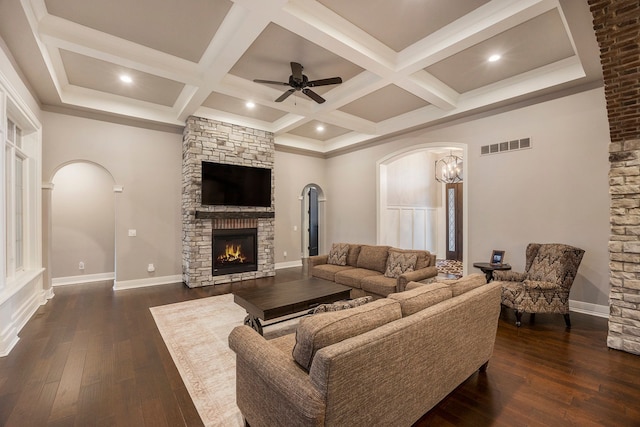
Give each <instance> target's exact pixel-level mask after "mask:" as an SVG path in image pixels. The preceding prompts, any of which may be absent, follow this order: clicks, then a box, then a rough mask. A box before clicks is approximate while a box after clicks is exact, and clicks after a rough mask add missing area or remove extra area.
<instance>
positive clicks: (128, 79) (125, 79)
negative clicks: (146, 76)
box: [120, 74, 133, 83]
mask: <svg viewBox="0 0 640 427" xmlns="http://www.w3.org/2000/svg"><path fill="white" fill-rule="evenodd" d="M120 81H121V82H124V83H132V82H133V79H132V78H131V76H129V75H127V74H121V75H120Z"/></svg>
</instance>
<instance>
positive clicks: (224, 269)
mask: <svg viewBox="0 0 640 427" xmlns="http://www.w3.org/2000/svg"><path fill="white" fill-rule="evenodd" d="M212 240H213V242H212V249H213V252H212V257H213V275H214V276H221V275H223V274H233V273H244V272H246V271H257V270H258V229H257V228H239V229H225V230H213V239H212Z"/></svg>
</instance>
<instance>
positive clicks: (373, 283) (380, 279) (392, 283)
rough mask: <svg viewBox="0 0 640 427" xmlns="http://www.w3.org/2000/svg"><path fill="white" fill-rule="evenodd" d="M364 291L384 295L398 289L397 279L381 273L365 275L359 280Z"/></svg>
mask: <svg viewBox="0 0 640 427" xmlns="http://www.w3.org/2000/svg"><path fill="white" fill-rule="evenodd" d="M360 286H361V287H362V289H363V290H364V291H366V292H367V293H371V294H376V295H381V296H383V297H386V296H387V295H389V294H392V293H394V292H397V291H398V279H394V278H392V277H385V276H383V275H378V276H369V277H365V278H363V279H362V280H361V281H360Z"/></svg>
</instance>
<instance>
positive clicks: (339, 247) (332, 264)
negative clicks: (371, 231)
mask: <svg viewBox="0 0 640 427" xmlns="http://www.w3.org/2000/svg"><path fill="white" fill-rule="evenodd" d="M435 265H436V256H435V255H434V254H431V253H430V252H429V251H422V250H404V249H397V248H393V247H391V246H381V245H360V244H353V243H334V244H333V245H332V246H331V250H330V251H329V253H328V254H327V255H318V256H312V257H309V272H310V274H311V275H312V276H314V277H320V278H322V279H325V280H331V281H333V282H336V283H339V284H341V285H346V286H350V287H352V288H353V290H352V291H351V297H352V298H357V297H361V296H365V295H372V296H374V297H377V298H379V297H386V296H387V295H389V294H391V293H394V292H402V291H403V290H404V289H405V287H406V285H407V283H409V282H412V281H415V282H419V281H421V280H424V279H428V278H431V277H435V276H436V275H437V274H438V270H437V269H436V267H435Z"/></svg>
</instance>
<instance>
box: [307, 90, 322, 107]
mask: <svg viewBox="0 0 640 427" xmlns="http://www.w3.org/2000/svg"><path fill="white" fill-rule="evenodd" d="M302 93H304V94H305V95H307V96H308V97H309V98H311V99H313V100H314V101H316V102H317V103H318V104H322V103H323V102H324V101H325V99H324V98H323V97H321V96H320V95H318V94H317V93H315V92H314V91H312V90H311V89H307V88H304V89H302Z"/></svg>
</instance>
